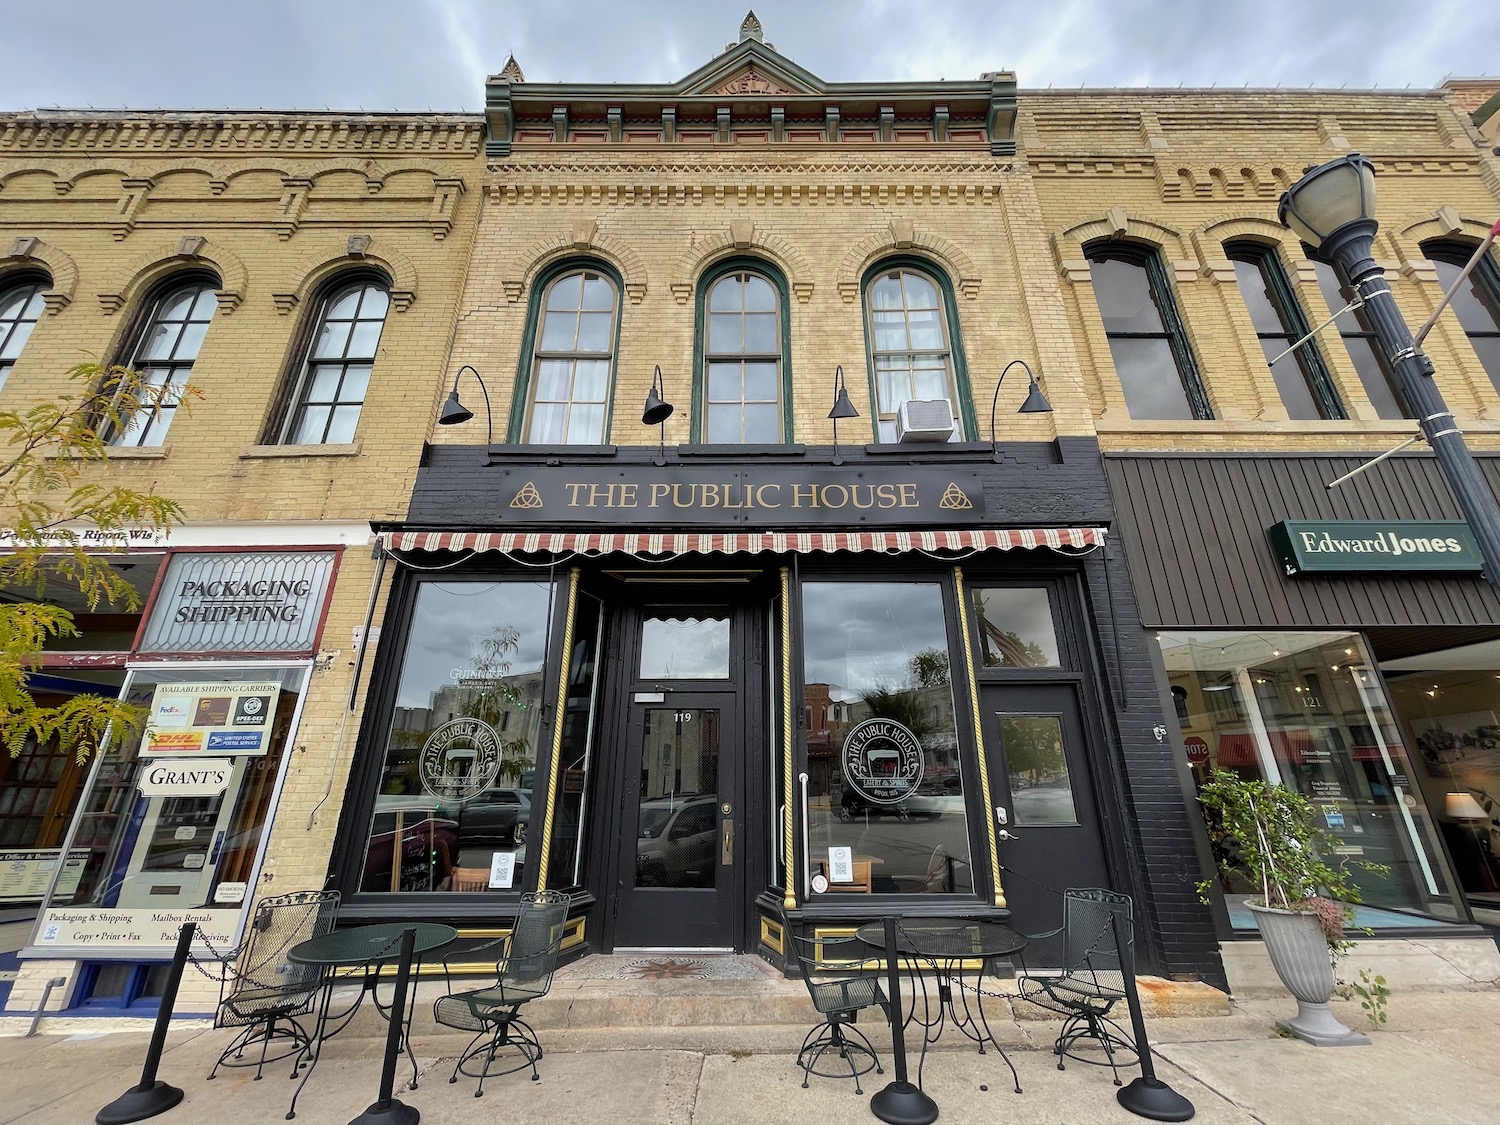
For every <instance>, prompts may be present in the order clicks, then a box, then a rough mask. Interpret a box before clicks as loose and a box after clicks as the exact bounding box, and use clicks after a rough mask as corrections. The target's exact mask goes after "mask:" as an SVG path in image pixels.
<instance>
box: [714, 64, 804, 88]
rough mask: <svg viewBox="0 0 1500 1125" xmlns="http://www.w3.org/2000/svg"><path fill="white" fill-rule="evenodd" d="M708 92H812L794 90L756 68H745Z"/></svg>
mask: <svg viewBox="0 0 1500 1125" xmlns="http://www.w3.org/2000/svg"><path fill="white" fill-rule="evenodd" d="M708 92H709V93H711V94H806V93H811V92H812V91H809V90H798V89H794V88H793V87H791V86H788V85H787V84H786V83H784V82H782V81H781V80H780V79H778V78H774V77H772V76H771V75H768V74H766V73H765V72H764V71H763V70H761V69H760V68H758V67H755V66H747V67H745V68H743V69H742V70H739V71H736V72H735V73H734V74H732V75H730V76H729V77H728V78H726V79H724V80H723V81H722V82H720V83H719V84H718V85H717V86H715V87H714V88H713V89H712V90H709V91H708Z"/></svg>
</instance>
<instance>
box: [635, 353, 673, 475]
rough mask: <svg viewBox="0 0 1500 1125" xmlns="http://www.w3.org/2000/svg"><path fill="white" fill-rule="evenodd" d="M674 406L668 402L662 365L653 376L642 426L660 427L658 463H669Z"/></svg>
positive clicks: (657, 366) (659, 365)
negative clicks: (669, 431) (669, 434)
mask: <svg viewBox="0 0 1500 1125" xmlns="http://www.w3.org/2000/svg"><path fill="white" fill-rule="evenodd" d="M672 409H673V407H672V404H671V403H670V402H668V401H667V400H666V383H665V381H664V380H663V379H662V374H661V364H659V363H658V364H657V365H656V370H655V371H654V372H652V375H651V390H650V391H649V392H647V394H646V406H645V409H644V410H642V411H641V425H643V426H660V427H661V440H660V442H659V443H658V444H657V447H656V463H657V464H658V465H665V464H666V463H667V419H668V418H670V417H671V416H672Z"/></svg>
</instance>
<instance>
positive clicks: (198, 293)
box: [110, 277, 219, 446]
mask: <svg viewBox="0 0 1500 1125" xmlns="http://www.w3.org/2000/svg"><path fill="white" fill-rule="evenodd" d="M218 288H219V282H218V281H217V280H215V279H210V278H203V277H196V278H194V279H193V280H191V281H184V282H178V283H176V284H173V285H172V286H171V287H170V288H168V289H165V290H164V291H162V293H161V295H160V296H159V297H157V298H156V300H155V302H154V303H153V304H152V306H151V315H150V316H149V317H148V318H147V320H146V327H145V330H144V331H143V332H142V333H141V336H140V341H139V342H138V343H137V344H136V346H135V348H134V350H133V351H132V352H131V353H130V361H129V363H128V364H127V366H129V367H131V368H132V369H134V370H136V371H138V372H140V373H141V375H142V377H143V379H142V384H143V389H145V390H146V391H148V392H151V395H150V397H148V398H147V399H145V400H143V405H142V406H141V408H140V409H139V410H137V411H136V412H135V414H134V416H132V417H131V418H130V420H129V421H128V422H127V423H126V425H125V427H124V428H123V429H121V430H119V431H118V432H117V433H115V434H113V435H111V437H110V442H111V444H113V445H128V446H151V445H160V444H161V443H162V442H163V440H165V438H166V436H167V429H168V427H170V426H171V425H172V418H173V416H174V415H175V414H176V413H177V403H178V401H179V400H180V399H181V397H182V390H183V388H184V387H185V386H186V385H187V382H188V379H189V378H190V377H191V375H192V373H193V361H194V360H196V359H197V358H198V349H199V348H200V347H201V346H202V344H203V337H204V336H205V335H206V334H207V333H208V323H209V321H211V320H212V319H213V316H214V309H216V308H217V307H218V302H217V301H216V300H215V299H214V290H215V289H218Z"/></svg>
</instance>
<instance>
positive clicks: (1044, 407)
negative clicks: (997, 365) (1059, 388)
mask: <svg viewBox="0 0 1500 1125" xmlns="http://www.w3.org/2000/svg"><path fill="white" fill-rule="evenodd" d="M1012 367H1020V368H1021V369H1022V370H1023V371H1025V372H1026V378H1028V379H1030V380H1031V386H1030V387H1028V388H1027V389H1026V401H1025V402H1023V403H1021V409H1019V410H1017V411H1016V413H1017V414H1051V413H1052V404H1051V403H1050V402H1048V401H1047V396H1046V395H1044V394H1042V388H1041V387H1039V386H1038V385H1037V381H1036V376H1035V375H1033V374H1032V372H1031V367H1030V366H1029V365H1028V364H1027V363H1026V361H1025V360H1024V359H1013V360H1011V361H1010V362H1009V363H1007V364H1006V365H1005V370H1004V371H1002V372H1000V378H998V379H996V380H995V396H994V397H993V398H992V399H990V457H991V459H992V460H995V461H999V460H1000V447H999V445H998V444H996V442H995V407H997V406H998V405H1000V388H1001V387H1002V386H1003V385H1004V383H1005V376H1006V374H1007V373H1008V372H1009V371H1010V369H1011V368H1012Z"/></svg>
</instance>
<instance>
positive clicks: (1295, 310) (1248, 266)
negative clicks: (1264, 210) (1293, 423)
mask: <svg viewBox="0 0 1500 1125" xmlns="http://www.w3.org/2000/svg"><path fill="white" fill-rule="evenodd" d="M1224 250H1225V252H1226V253H1227V254H1228V255H1229V260H1230V261H1231V262H1233V263H1234V275H1235V280H1236V281H1237V282H1238V283H1239V288H1240V296H1241V297H1243V298H1244V301H1245V308H1246V309H1247V310H1248V311H1249V313H1250V322H1251V324H1253V325H1254V326H1255V335H1256V336H1257V337H1258V338H1259V339H1260V346H1261V350H1262V351H1263V352H1265V356H1266V362H1267V363H1270V362H1271V360H1273V359H1275V360H1276V362H1275V363H1271V378H1272V379H1274V380H1275V382H1276V391H1277V393H1278V394H1279V395H1280V396H1281V402H1282V405H1283V406H1285V407H1286V412H1287V416H1288V417H1290V418H1294V419H1303V418H1342V417H1343V410H1342V408H1341V407H1340V406H1339V403H1338V396H1337V394H1336V393H1335V392H1334V389H1333V385H1332V383H1331V381H1330V380H1329V378H1328V372H1327V371H1326V370H1325V369H1324V367H1323V358H1322V356H1321V355H1320V354H1319V353H1318V350H1317V349H1318V344H1317V341H1316V340H1308V341H1307V342H1306V343H1305V344H1303V345H1302V346H1301V347H1299V348H1298V349H1297V350H1296V351H1295V352H1293V353H1292V354H1291V355H1284V354H1283V353H1284V352H1285V351H1286V350H1287V348H1289V347H1290V346H1291V345H1292V344H1294V343H1295V342H1296V341H1297V340H1299V339H1301V338H1302V337H1303V336H1305V335H1307V331H1308V325H1307V318H1306V317H1304V316H1303V315H1302V310H1301V308H1300V307H1299V306H1298V305H1297V300H1296V297H1295V296H1293V294H1292V287H1291V285H1290V284H1289V283H1288V282H1287V278H1286V274H1285V272H1284V271H1283V270H1282V268H1281V263H1280V262H1279V261H1277V259H1276V254H1275V252H1274V251H1273V250H1272V249H1271V248H1270V247H1268V246H1262V245H1259V244H1256V243H1231V244H1230V245H1228V246H1226V247H1225V248H1224ZM1278 356H1280V357H1281V358H1279V359H1277V358H1276V357H1278Z"/></svg>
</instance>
